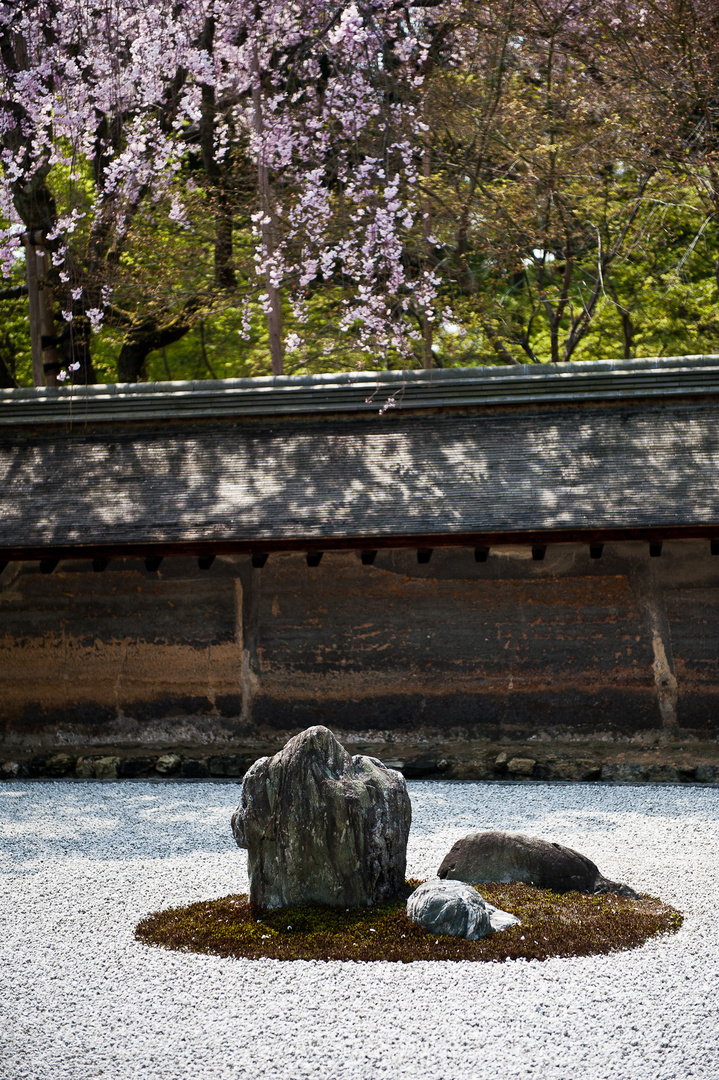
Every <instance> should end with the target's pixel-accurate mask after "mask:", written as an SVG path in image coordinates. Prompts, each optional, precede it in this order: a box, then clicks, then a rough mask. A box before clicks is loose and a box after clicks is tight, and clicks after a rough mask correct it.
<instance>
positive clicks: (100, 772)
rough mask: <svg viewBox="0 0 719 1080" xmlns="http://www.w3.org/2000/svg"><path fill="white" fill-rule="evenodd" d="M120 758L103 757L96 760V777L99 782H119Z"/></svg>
mask: <svg viewBox="0 0 719 1080" xmlns="http://www.w3.org/2000/svg"><path fill="white" fill-rule="evenodd" d="M119 764H120V759H119V757H101V758H96V759H95V776H96V777H97V779H98V780H117V767H118V765H119Z"/></svg>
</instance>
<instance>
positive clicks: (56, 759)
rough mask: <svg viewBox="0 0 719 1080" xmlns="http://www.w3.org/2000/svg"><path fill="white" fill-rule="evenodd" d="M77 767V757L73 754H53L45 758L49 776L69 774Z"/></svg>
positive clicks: (46, 770)
mask: <svg viewBox="0 0 719 1080" xmlns="http://www.w3.org/2000/svg"><path fill="white" fill-rule="evenodd" d="M74 768H75V758H74V757H72V755H71V754H64V753H57V754H51V755H50V757H49V758H47V759H46V760H45V772H46V774H47V775H48V776H67V774H68V773H69V772H72V771H73V770H74Z"/></svg>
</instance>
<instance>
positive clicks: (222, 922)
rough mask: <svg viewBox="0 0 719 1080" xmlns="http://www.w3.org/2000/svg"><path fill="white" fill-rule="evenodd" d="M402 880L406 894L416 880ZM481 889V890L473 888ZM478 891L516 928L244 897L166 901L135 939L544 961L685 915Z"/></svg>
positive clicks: (177, 945)
mask: <svg viewBox="0 0 719 1080" xmlns="http://www.w3.org/2000/svg"><path fill="white" fill-rule="evenodd" d="M419 884H420V882H419V881H408V882H407V890H406V895H409V893H410V892H411V891H412V890H413V889H414V888H416V887H417V885H419ZM479 889H480V887H478V891H479ZM481 895H482V896H483V897H484V898H485V899H487V900H488V901H489V902H491V903H492V904H494V905H495V907H499V908H501V909H502V910H504V911H509V912H511V913H512V914H514V915H517V916H518V918H519V919H520V921H521V926H514V927H511V928H510V929H509V930H503V931H501V932H499V933H496V934H489V935H488V936H487V937H485V938H483V939H482V940H481V941H465V940H464V939H460V938H452V937H446V936H441V935H440V936H439V937H438V938H437V937H435V936H434V935H431V934H428V933H427V932H426V931H425V930H422V929H421V928H420V927H418V926H416V925H415V924H414V923H413V922H411V921H410V920H409V919H408V918H407V915H406V912H405V903H404V899H402V900H399V901H397V902H395V903H393V904H386V905H384V906H382V907H378V908H369V909H358V910H352V911H338V910H336V909H334V908H329V907H324V906H321V905H306V906H302V907H289V908H281V909H279V910H276V911H270V912H262V913H260V912H256V911H253V910H252V908H251V907H250V905H249V903H248V901H247V897H246V896H244V895H235V896H226V897H223V898H222V899H220V900H205V901H201V902H199V903H196V904H190V905H189V906H188V907H184V908H170V909H169V910H167V911H161V912H157V913H155V914H153V915H149V916H148V917H147V918H145V919H143V920H142V921H141V922H140V923H139V924H138V926H137V928H136V931H135V936H136V937H137V939H138V940H139V941H143V942H145V943H146V944H150V945H162V946H165V947H166V948H170V949H179V950H182V951H184V952H199V953H211V954H216V955H219V956H237V957H240V956H241V957H246V958H247V959H259V958H262V957H269V958H271V959H276V960H355V961H356V960H389V961H399V962H402V963H410V962H412V961H414V960H478V961H489V960H494V961H501V960H510V959H520V958H524V959H534V960H546V959H548V958H549V957H551V956H593V955H595V954H597V953H609V952H615V951H616V950H618V949H631V948H636V947H637V946H639V945H642V944H644V942H645V941H647V940H649V938H652V937H656V936H657V935H659V934H664V933H673V932H675V931H676V930H678V929H679V927H680V926H681V924H682V921H683V920H682V916H681V914H680V913H679V912H678V911H676V910H674V909H673V908H671V907H668V906H667V905H666V904H663V903H661V901H659V900H655V899H653V898H651V897H646V896H645V897H642V898H641V899H640V900H631V899H629V898H627V897H624V896H619V895H614V894H608V895H606V896H585V895H583V894H581V893H564V894H562V895H559V894H557V893H552V892H550V890H548V889H537V888H535V887H534V886H531V885H521V884H517V883H510V884H489V885H482V886H481Z"/></svg>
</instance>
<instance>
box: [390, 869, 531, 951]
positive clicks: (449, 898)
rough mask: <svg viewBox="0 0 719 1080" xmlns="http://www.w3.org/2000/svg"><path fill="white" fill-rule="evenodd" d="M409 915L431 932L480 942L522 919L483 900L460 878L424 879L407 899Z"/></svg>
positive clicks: (418, 924) (413, 920)
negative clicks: (488, 935)
mask: <svg viewBox="0 0 719 1080" xmlns="http://www.w3.org/2000/svg"><path fill="white" fill-rule="evenodd" d="M407 916H408V918H410V919H411V920H412V922H413V923H416V924H417V926H421V927H422V928H423V929H424V930H426V931H427V932H428V933H430V934H447V935H448V936H449V937H461V938H466V939H467V941H479V939H480V938H483V937H486V935H487V934H490V933H492V931H494V930H506V929H507V928H508V927H510V926H516V925H517V924H518V923H519V919H518V918H517V917H516V916H515V915H510V914H509V912H508V911H500V909H499V908H496V907H494V905H493V904H488V903H487V901H486V900H483V899H482V897H481V896H480V895H479V893H478V892H477V890H476V889H474V888H473V887H472V886H471V885H466V884H465V883H464V882H460V881H441V880H440V879H439V878H434V879H433V880H431V881H425V882H424V883H423V884H422V885H420V886H419V887H418V888H416V889H415V890H414V892H413V893H412V894H411V896H410V897H409V899H408V900H407Z"/></svg>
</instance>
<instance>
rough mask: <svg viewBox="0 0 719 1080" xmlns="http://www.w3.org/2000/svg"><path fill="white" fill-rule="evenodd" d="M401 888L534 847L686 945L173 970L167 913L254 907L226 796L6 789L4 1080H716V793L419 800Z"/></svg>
mask: <svg viewBox="0 0 719 1080" xmlns="http://www.w3.org/2000/svg"><path fill="white" fill-rule="evenodd" d="M408 787H409V789H410V794H411V798H412V808H413V817H414V821H413V825H412V832H411V835H410V844H409V852H408V856H409V858H408V873H409V874H410V875H412V876H415V877H429V876H433V874H434V873H435V871H436V868H437V866H438V865H439V863H440V861H441V859H442V856H443V855H444V854H445V853H446V851H447V850H448V849H449V847H450V846H451V845H452V843H453V842H454V841H455V840H456V839H458V837H460V836H462V835H463V834H464V833H465V832H466V831H468V830H470V829H477V828H481V829H495V828H506V829H510V830H516V831H526V832H528V833H533V834H536V835H538V836H543V837H546V838H549V839H552V840H557V841H559V842H560V843H563V844H568V845H569V846H570V847H574V848H577V849H579V850H580V851H582V852H584V853H585V854H587V855H589V856H590V857H591V858H592V859H593V860H594V861H595V862H596V863H598V865H599V868H600V870H601V871H602V872H603V873H604V874H606V875H607V876H609V877H611V878H614V879H615V880H619V881H626V882H627V883H629V884H630V885H633V886H635V887H637V888H639V889H641V890H643V891H647V892H650V893H652V894H654V895H658V896H660V897H661V898H662V899H663V900H666V901H668V902H669V903H671V904H674V905H676V906H677V907H679V908H680V909H681V910H682V911H683V912H684V913H685V922H684V926H683V927H682V929H681V930H680V931H679V933H678V934H675V935H673V936H670V937H666V938H662V939H657V940H655V941H651V942H649V943H648V944H647V945H645V946H644V947H642V948H641V949H637V950H634V951H632V952H625V953H617V954H614V955H611V956H594V957H589V958H583V959H554V960H549V961H545V962H543V963H540V962H537V961H532V962H527V961H514V962H508V963H504V964H478V963H474V964H473V963H450V962H439V963H414V964H387V963H371V964H360V963H346V964H343V963H320V962H309V963H308V962H295V963H287V964H282V963H281V962H278V961H271V960H267V961H248V960H232V959H220V958H218V957H205V956H198V955H193V954H182V953H172V952H167V951H164V950H161V949H156V948H150V947H147V946H144V945H141V944H139V943H138V942H136V941H135V940H134V937H133V930H134V926H135V924H136V922H137V921H138V919H139V918H141V917H142V916H143V915H145V914H147V913H148V912H150V911H155V910H157V909H158V908H161V907H166V906H170V905H178V904H186V903H188V902H190V901H193V900H199V899H203V898H211V897H217V896H223V895H226V894H227V893H230V892H241V891H244V890H246V888H247V874H246V863H245V860H246V856H245V853H244V852H241V851H239V850H238V849H237V848H236V847H235V845H234V841H233V839H232V836H231V833H230V826H229V818H230V813H231V811H232V809H233V808H234V805H235V803H236V801H237V793H238V790H239V788H238V786H237V785H235V784H228V783H214V782H198V783H162V784H159V783H154V784H153V783H147V782H137V783H136V782H128V781H125V782H120V783H113V782H87V783H83V782H71V781H67V782H63V781H59V782H55V783H53V782H48V783H32V782H31V783H20V782H14V783H7V784H4V785H2V787H0V848H1V861H0V920H1V928H0V1077H2V1078H3V1080H25V1078H27V1080H30V1078H32V1080H85V1078H89V1077H104V1078H106V1080H110V1078H112V1080H115V1078H117V1080H132V1078H135V1077H143V1078H148V1080H184V1078H187V1080H204V1078H210V1077H212V1078H238V1077H251V1078H256V1077H272V1078H273V1080H300V1078H303V1077H317V1078H321V1080H332V1078H334V1077H337V1078H340V1077H341V1078H347V1080H350V1078H351V1080H364V1078H367V1080H369V1078H374V1077H390V1078H391V1077H412V1078H413V1080H417V1078H421V1080H454V1078H457V1080H459V1078H462V1080H483V1078H487V1080H490V1078H491V1080H520V1078H523V1077H537V1078H541V1080H574V1078H578V1077H581V1078H582V1080H603V1078H605V1077H606V1078H610V1077H611V1078H617V1080H619V1078H621V1080H645V1078H646V1080H670V1078H671V1080H685V1078H686V1077H694V1076H697V1077H706V1078H711V1080H719V917H718V907H719V904H718V900H719V880H718V878H719V874H718V870H719V789H718V788H716V787H713V788H706V787H689V786H686V785H685V786H681V787H679V786H676V787H675V786H669V785H661V786H660V785H656V786H652V785H642V786H639V785H637V786H633V785H626V786H625V785H616V786H612V785H607V784H601V785H598V784H597V785H594V784H566V785H564V784H547V783H545V784H532V783H527V782H525V783H521V784H497V783H489V784H488V783H445V782H437V781H414V782H410V783H409V784H408Z"/></svg>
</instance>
